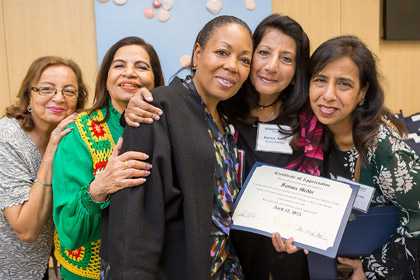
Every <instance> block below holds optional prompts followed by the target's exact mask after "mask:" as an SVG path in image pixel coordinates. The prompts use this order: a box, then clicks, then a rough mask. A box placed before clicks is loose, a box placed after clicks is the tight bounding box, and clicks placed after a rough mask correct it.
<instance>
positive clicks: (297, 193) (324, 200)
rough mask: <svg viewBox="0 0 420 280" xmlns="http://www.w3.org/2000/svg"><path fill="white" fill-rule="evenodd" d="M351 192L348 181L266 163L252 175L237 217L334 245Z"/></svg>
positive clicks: (312, 241) (310, 242) (244, 223)
mask: <svg viewBox="0 0 420 280" xmlns="http://www.w3.org/2000/svg"><path fill="white" fill-rule="evenodd" d="M351 193H352V188H351V187H350V186H349V185H348V184H345V183H341V182H338V181H333V180H329V179H326V178H322V177H317V176H312V175H308V174H304V173H300V172H295V171H291V170H287V169H282V168H277V167H273V166H267V165H263V166H259V167H257V168H256V170H255V171H254V173H253V175H252V177H251V178H250V180H249V182H248V184H247V186H246V189H245V191H244V192H243V193H242V196H241V198H240V200H239V202H238V204H237V206H236V209H235V212H234V215H233V221H234V224H235V226H243V227H248V228H252V229H257V230H260V231H264V232H268V233H273V232H279V233H280V234H281V236H282V237H284V238H290V237H293V238H294V240H295V241H296V242H299V243H302V244H306V245H309V246H312V247H315V248H319V249H321V250H326V249H328V248H329V247H332V246H333V245H334V241H335V238H336V236H337V232H338V229H339V228H340V224H341V221H342V219H343V217H344V213H345V210H346V207H347V204H348V202H349V199H350V197H351Z"/></svg>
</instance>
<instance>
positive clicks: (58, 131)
mask: <svg viewBox="0 0 420 280" xmlns="http://www.w3.org/2000/svg"><path fill="white" fill-rule="evenodd" d="M61 132H63V131H62V130H61V129H59V128H58V127H56V128H55V130H54V133H55V134H60V133H61Z"/></svg>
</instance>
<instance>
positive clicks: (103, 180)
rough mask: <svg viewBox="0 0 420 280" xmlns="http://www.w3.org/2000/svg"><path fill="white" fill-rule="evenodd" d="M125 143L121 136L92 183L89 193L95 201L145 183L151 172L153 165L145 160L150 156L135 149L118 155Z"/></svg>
mask: <svg viewBox="0 0 420 280" xmlns="http://www.w3.org/2000/svg"><path fill="white" fill-rule="evenodd" d="M122 143H123V138H122V137H120V139H119V140H118V143H117V145H115V147H114V150H113V151H112V154H111V156H110V157H109V159H108V163H107V165H106V167H105V169H104V171H102V173H101V174H100V175H99V176H97V177H96V178H95V180H93V181H92V182H91V183H90V186H89V194H90V196H91V197H92V199H93V200H95V201H105V200H106V197H107V196H108V195H110V194H113V193H115V192H117V191H119V190H122V189H124V188H127V187H133V186H137V185H141V184H143V183H144V182H145V181H146V179H145V178H144V177H147V176H148V175H149V174H150V171H149V170H150V169H151V168H152V165H151V164H149V163H147V162H144V160H146V159H148V158H149V156H148V155H146V154H144V153H140V152H134V151H128V152H125V153H123V154H121V155H118V154H119V152H120V150H121V146H122Z"/></svg>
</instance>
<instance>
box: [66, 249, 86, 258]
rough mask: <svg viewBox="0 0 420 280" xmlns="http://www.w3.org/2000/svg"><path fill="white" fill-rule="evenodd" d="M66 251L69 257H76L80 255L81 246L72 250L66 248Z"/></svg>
mask: <svg viewBox="0 0 420 280" xmlns="http://www.w3.org/2000/svg"><path fill="white" fill-rule="evenodd" d="M67 253H69V256H70V257H74V258H76V259H78V258H79V257H80V254H81V253H82V248H77V249H76V250H74V251H70V250H67Z"/></svg>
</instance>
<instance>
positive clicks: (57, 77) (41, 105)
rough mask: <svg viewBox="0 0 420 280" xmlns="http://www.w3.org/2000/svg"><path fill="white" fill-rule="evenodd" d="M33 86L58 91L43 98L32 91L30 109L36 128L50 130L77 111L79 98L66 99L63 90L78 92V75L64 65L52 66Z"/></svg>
mask: <svg viewBox="0 0 420 280" xmlns="http://www.w3.org/2000/svg"><path fill="white" fill-rule="evenodd" d="M32 86H33V87H38V88H39V87H54V88H57V89H58V92H57V93H56V94H55V95H53V96H42V95H40V94H39V93H38V92H35V91H31V95H30V103H29V107H30V109H32V113H31V114H32V116H33V119H34V123H35V127H37V128H40V129H42V130H48V129H49V128H50V127H52V126H53V127H55V126H56V125H57V123H59V122H60V121H61V120H62V119H64V118H65V117H67V116H68V115H70V114H72V113H73V112H74V111H75V110H76V104H77V98H74V99H70V98H65V97H64V96H63V95H62V93H61V90H62V89H66V88H69V89H74V90H75V91H76V92H77V91H78V84H77V79H76V75H75V74H74V72H73V70H71V68H69V67H67V66H64V65H54V66H50V67H48V68H46V69H45V70H44V71H43V72H42V74H41V76H40V78H39V80H38V81H37V82H36V83H34V84H33V85H32Z"/></svg>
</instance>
